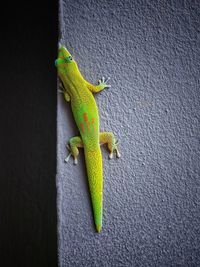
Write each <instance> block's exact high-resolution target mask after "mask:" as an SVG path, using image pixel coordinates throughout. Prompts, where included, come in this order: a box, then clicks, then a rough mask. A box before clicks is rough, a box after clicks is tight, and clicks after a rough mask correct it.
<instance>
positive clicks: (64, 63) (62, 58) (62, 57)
mask: <svg viewBox="0 0 200 267" xmlns="http://www.w3.org/2000/svg"><path fill="white" fill-rule="evenodd" d="M55 65H56V67H57V68H58V70H60V71H62V70H67V71H68V70H71V71H75V70H76V69H77V64H76V61H75V60H74V59H73V57H72V55H71V54H70V52H69V51H68V50H67V48H66V47H65V46H63V45H62V46H60V47H59V50H58V58H57V59H56V61H55Z"/></svg>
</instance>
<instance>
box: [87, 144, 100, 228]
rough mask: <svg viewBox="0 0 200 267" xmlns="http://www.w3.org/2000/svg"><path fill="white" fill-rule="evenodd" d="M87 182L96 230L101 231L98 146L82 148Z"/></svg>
mask: <svg viewBox="0 0 200 267" xmlns="http://www.w3.org/2000/svg"><path fill="white" fill-rule="evenodd" d="M84 153H85V160H86V168H87V175H88V183H89V189H90V195H91V201H92V208H93V215H94V223H95V227H96V231H97V232H98V233H100V232H101V229H102V217H103V174H102V155H101V150H100V147H99V148H97V149H95V151H94V150H93V151H91V150H90V149H87V148H84Z"/></svg>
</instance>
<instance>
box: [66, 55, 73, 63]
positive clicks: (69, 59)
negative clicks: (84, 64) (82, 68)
mask: <svg viewBox="0 0 200 267" xmlns="http://www.w3.org/2000/svg"><path fill="white" fill-rule="evenodd" d="M72 60H73V58H72V56H68V57H67V58H65V61H66V62H67V63H69V62H71V61H72Z"/></svg>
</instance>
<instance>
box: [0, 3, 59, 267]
mask: <svg viewBox="0 0 200 267" xmlns="http://www.w3.org/2000/svg"><path fill="white" fill-rule="evenodd" d="M33 3H34V4H33ZM33 3H32V4H30V3H26V4H21V6H19V3H18V6H17V7H16V8H15V7H14V6H13V5H12V4H11V3H9V5H10V6H9V7H7V9H6V10H5V13H6V14H7V15H8V16H7V19H6V21H5V25H4V30H5V32H4V33H3V34H2V39H3V40H4V41H3V42H4V43H3V48H2V46H1V52H2V55H1V59H2V60H1V66H2V68H1V69H2V71H1V83H0V84H1V89H0V116H1V118H0V121H1V131H0V136H1V138H0V140H1V142H0V151H1V153H0V155H1V156H0V157H1V158H0V254H1V255H0V256H1V257H0V258H1V261H0V265H1V266H4V267H7V266H15V267H17V266H19V267H23V266H25V267H31V266H35V267H36V266H37V267H40V266H42V267H47V266H48V267H54V266H57V222H56V220H57V219H56V218H57V215H56V181H55V178H56V82H57V81H56V79H57V78H56V75H57V74H56V68H55V67H54V60H55V59H56V54H57V40H58V36H57V32H58V3H57V2H56V1H43V6H41V2H39V1H34V2H33ZM3 12H4V11H3ZM8 17H9V18H8Z"/></svg>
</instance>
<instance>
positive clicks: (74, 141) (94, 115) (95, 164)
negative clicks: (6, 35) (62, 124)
mask: <svg viewBox="0 0 200 267" xmlns="http://www.w3.org/2000/svg"><path fill="white" fill-rule="evenodd" d="M55 65H56V67H57V73H58V77H59V80H60V82H61V85H62V91H61V92H62V93H63V95H64V99H65V100H66V101H67V102H70V104H71V109H72V113H73V116H74V120H75V122H76V125H77V127H78V130H79V132H80V136H75V137H72V138H70V140H69V142H68V143H67V145H66V147H67V149H68V150H69V155H68V156H67V157H66V158H65V162H68V161H69V159H70V157H71V156H73V158H74V164H77V163H78V154H79V150H78V149H79V148H83V149H84V157H85V164H86V171H87V177H88V184H89V191H90V196H91V202H92V209H93V217H94V223H95V227H96V231H97V232H98V233H99V232H100V231H101V229H102V216H103V214H102V213H103V170H102V154H101V149H100V145H102V144H106V145H107V147H108V150H109V158H110V159H112V158H113V153H115V154H116V157H117V158H119V157H120V153H119V150H118V141H116V139H115V136H114V134H113V133H112V132H100V131H99V114H98V107H97V105H96V102H95V99H94V96H93V93H98V92H100V91H102V90H103V89H105V88H109V87H110V85H108V83H107V82H108V80H109V78H107V79H105V78H104V77H102V79H100V80H99V81H98V84H97V85H93V84H91V83H89V82H88V81H86V80H85V78H84V77H83V76H82V74H81V72H80V71H79V68H78V65H77V63H76V61H75V59H74V58H73V57H72V55H71V54H70V52H69V51H68V50H67V48H66V47H65V46H63V45H61V46H60V47H59V49H58V58H57V59H56V61H55Z"/></svg>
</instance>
